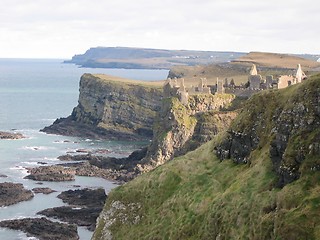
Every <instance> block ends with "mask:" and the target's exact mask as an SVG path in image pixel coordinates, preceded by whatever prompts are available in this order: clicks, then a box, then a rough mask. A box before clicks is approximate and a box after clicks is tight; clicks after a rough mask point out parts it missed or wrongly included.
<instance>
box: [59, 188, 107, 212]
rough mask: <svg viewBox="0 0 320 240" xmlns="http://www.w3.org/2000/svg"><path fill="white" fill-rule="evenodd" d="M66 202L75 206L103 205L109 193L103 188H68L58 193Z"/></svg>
mask: <svg viewBox="0 0 320 240" xmlns="http://www.w3.org/2000/svg"><path fill="white" fill-rule="evenodd" d="M58 198H60V199H62V201H63V202H64V203H68V204H70V205H75V206H87V207H103V205H104V202H105V200H106V198H107V195H106V193H105V191H104V189H102V188H98V189H89V188H84V189H77V190H68V191H65V192H62V193H60V194H59V195H58Z"/></svg>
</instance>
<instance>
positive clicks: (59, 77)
mask: <svg viewBox="0 0 320 240" xmlns="http://www.w3.org/2000/svg"><path fill="white" fill-rule="evenodd" d="M62 61H63V60H44V59H40V60H34V59H0V131H16V132H19V133H22V134H23V135H25V136H26V137H27V138H25V139H21V140H0V174H4V175H7V176H8V177H6V178H0V182H16V183H23V184H24V186H25V187H26V188H28V189H32V188H34V187H50V188H52V189H54V190H56V191H58V192H56V193H52V194H49V195H44V194H35V197H34V198H33V199H32V200H30V201H25V202H21V203H18V204H15V205H12V206H8V207H0V220H4V219H15V218H23V217H36V216H38V215H36V213H37V212H38V211H40V210H43V209H45V208H50V207H55V206H63V205H64V203H63V202H62V201H61V200H60V199H58V198H56V196H57V195H58V194H59V193H60V192H61V191H65V190H68V189H78V188H84V187H103V188H104V189H105V191H106V193H108V192H109V191H110V190H111V189H112V188H114V187H116V186H117V185H115V184H114V183H112V182H110V181H107V180H104V179H101V178H93V177H76V180H75V181H73V182H43V184H42V185H39V184H38V183H37V182H36V181H32V180H27V179H24V177H25V176H26V175H27V171H26V169H25V167H34V166H40V165H39V162H45V163H47V164H55V163H61V162H60V161H59V160H58V159H57V157H58V156H60V155H63V154H66V153H67V152H74V151H76V150H77V149H89V150H90V149H108V150H109V151H110V153H109V154H108V155H109V156H115V157H123V156H127V155H129V154H130V153H131V152H132V151H133V150H135V149H138V148H140V147H142V146H144V145H146V144H147V143H146V142H126V141H108V140H104V141H97V140H92V139H82V138H74V137H64V136H58V135H48V134H45V133H41V132H39V130H40V129H42V128H43V127H45V126H48V125H50V124H51V123H52V122H53V121H54V120H55V119H56V118H59V117H66V116H68V115H69V114H70V113H71V111H72V109H73V107H75V106H76V105H77V99H78V94H79V92H78V88H79V80H80V76H81V75H82V74H83V73H105V74H109V75H115V76H120V77H126V78H132V79H138V80H163V79H165V78H166V77H167V75H168V71H167V70H126V69H88V68H78V67H77V66H75V65H72V64H63V63H62ZM79 186H80V187H79ZM38 217H39V216H38ZM78 232H79V235H80V239H81V240H88V239H90V238H91V235H92V232H90V231H88V230H86V228H84V227H80V228H78ZM0 239H1V240H18V239H19V240H21V239H34V238H28V237H27V236H26V234H24V233H22V232H19V231H12V230H8V229H5V228H0Z"/></svg>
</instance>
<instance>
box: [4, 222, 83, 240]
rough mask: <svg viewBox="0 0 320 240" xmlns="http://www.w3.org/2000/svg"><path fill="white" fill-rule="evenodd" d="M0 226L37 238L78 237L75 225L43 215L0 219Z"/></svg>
mask: <svg viewBox="0 0 320 240" xmlns="http://www.w3.org/2000/svg"><path fill="white" fill-rule="evenodd" d="M0 227H6V228H10V229H13V230H20V231H23V232H25V233H27V235H28V236H33V237H36V238H37V239H39V240H78V239H79V236H78V232H77V226H76V225H68V224H64V223H58V222H52V221H50V220H48V219H46V218H44V217H43V218H24V219H15V220H6V221H1V222H0Z"/></svg>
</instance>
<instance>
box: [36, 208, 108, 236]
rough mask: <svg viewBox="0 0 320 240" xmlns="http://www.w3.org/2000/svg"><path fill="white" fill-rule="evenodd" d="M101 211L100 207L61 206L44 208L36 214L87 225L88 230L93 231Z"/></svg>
mask: <svg viewBox="0 0 320 240" xmlns="http://www.w3.org/2000/svg"><path fill="white" fill-rule="evenodd" d="M101 211H102V207H100V208H92V207H90V208H86V207H84V208H79V207H67V206H63V207H55V208H49V209H45V210H43V211H40V212H38V213H37V214H41V215H45V216H47V217H53V218H57V219H59V220H61V221H64V222H68V223H73V224H77V225H78V226H87V227H88V229H89V230H90V231H94V229H95V225H96V220H97V218H98V216H99V214H100V212H101Z"/></svg>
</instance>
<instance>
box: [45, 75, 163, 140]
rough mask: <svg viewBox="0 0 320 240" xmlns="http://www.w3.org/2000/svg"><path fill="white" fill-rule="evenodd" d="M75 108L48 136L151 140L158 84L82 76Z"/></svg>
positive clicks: (50, 130)
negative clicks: (51, 134)
mask: <svg viewBox="0 0 320 240" xmlns="http://www.w3.org/2000/svg"><path fill="white" fill-rule="evenodd" d="M79 92H80V94H79V100H78V106H77V107H75V108H74V109H73V112H72V114H71V116H69V117H68V118H63V119H58V120H56V121H55V123H54V124H53V125H52V126H50V127H46V128H44V129H43V131H45V132H47V133H57V134H62V135H72V136H81V137H92V138H108V139H125V140H130V139H150V138H152V126H153V122H154V118H155V115H156V112H157V111H158V110H159V108H160V101H161V99H162V88H161V82H157V83H155V82H142V81H134V80H128V79H122V78H117V77H113V76H107V75H91V74H84V75H83V76H82V77H81V80H80V88H79Z"/></svg>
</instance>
